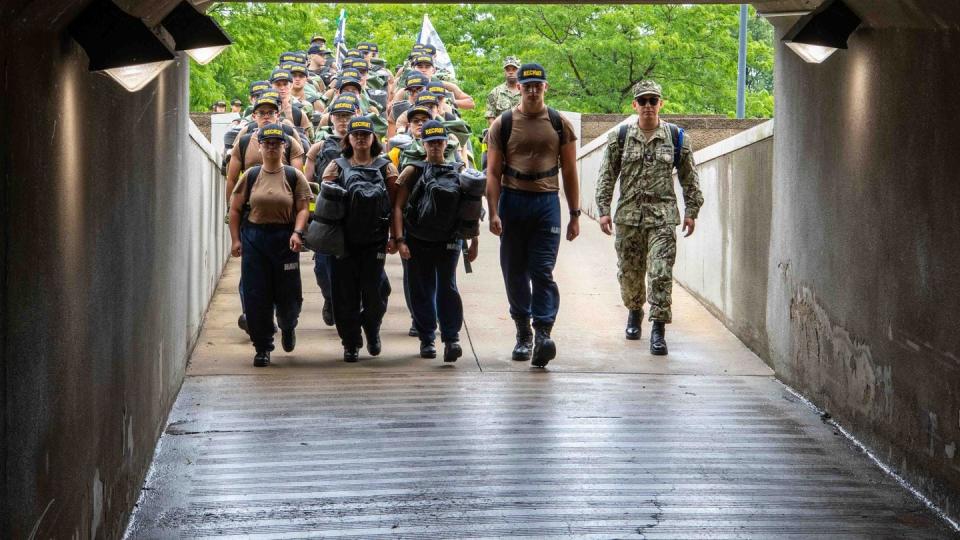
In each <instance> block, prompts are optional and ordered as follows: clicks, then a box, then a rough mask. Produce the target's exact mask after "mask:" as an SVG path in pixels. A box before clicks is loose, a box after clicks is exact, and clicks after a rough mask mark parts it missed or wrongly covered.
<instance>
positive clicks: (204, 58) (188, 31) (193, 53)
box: [161, 0, 233, 65]
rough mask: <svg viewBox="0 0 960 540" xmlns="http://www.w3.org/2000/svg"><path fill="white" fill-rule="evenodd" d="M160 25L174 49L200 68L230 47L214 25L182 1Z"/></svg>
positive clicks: (227, 40) (210, 20)
mask: <svg viewBox="0 0 960 540" xmlns="http://www.w3.org/2000/svg"><path fill="white" fill-rule="evenodd" d="M161 24H162V25H163V27H164V28H165V29H166V31H167V32H169V33H170V35H171V36H172V37H173V40H174V41H175V42H176V47H175V49H176V50H178V51H186V53H187V54H188V55H190V58H193V59H194V60H195V61H196V62H197V63H198V64H201V65H204V64H208V63H209V62H210V61H211V60H213V59H214V58H216V57H217V55H218V54H220V53H221V52H223V50H224V49H226V48H227V47H228V46H230V44H232V43H233V41H231V39H230V36H228V35H227V33H226V32H224V31H223V29H222V28H220V25H219V24H217V22H216V21H214V20H213V19H211V18H210V17H208V16H206V15H204V14H203V13H200V12H199V11H197V9H196V8H195V7H193V5H191V4H190V2H187V1H186V0H184V1H183V2H180V3H179V4H177V7H175V8H173V11H171V12H170V13H169V14H167V16H166V17H164V19H163V22H162V23H161Z"/></svg>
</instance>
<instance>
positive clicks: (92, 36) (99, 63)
mask: <svg viewBox="0 0 960 540" xmlns="http://www.w3.org/2000/svg"><path fill="white" fill-rule="evenodd" d="M67 31H68V32H69V33H70V35H71V36H73V39H75V40H76V41H77V43H79V44H80V46H81V47H83V50H84V51H86V53H87V57H88V58H89V59H90V64H89V66H88V69H89V70H90V71H95V72H100V73H105V74H106V75H109V76H110V77H111V78H112V79H113V80H114V81H116V82H117V83H118V84H120V85H121V86H123V87H124V88H125V89H127V91H129V92H136V91H137V90H140V89H141V88H143V87H144V86H146V85H147V84H148V83H149V82H150V81H152V80H153V79H154V78H156V76H157V75H159V74H160V72H162V71H163V70H164V69H165V68H166V67H167V66H169V65H170V64H172V63H173V61H174V60H175V59H176V55H175V54H174V53H173V52H172V51H171V50H170V48H169V47H167V45H166V44H165V43H164V42H163V41H162V40H161V39H160V38H159V37H158V36H157V35H156V34H154V32H153V31H151V30H150V28H148V27H147V25H146V24H144V23H143V21H141V20H140V19H138V18H136V17H134V16H132V15H129V14H128V13H126V12H125V11H123V10H122V9H120V8H119V7H117V6H116V4H114V3H113V2H111V1H110V0H94V1H93V2H91V3H90V5H89V6H87V7H86V9H84V10H83V11H82V12H80V14H79V15H78V16H77V18H76V19H74V20H73V22H71V23H70V26H69V27H68V29H67Z"/></svg>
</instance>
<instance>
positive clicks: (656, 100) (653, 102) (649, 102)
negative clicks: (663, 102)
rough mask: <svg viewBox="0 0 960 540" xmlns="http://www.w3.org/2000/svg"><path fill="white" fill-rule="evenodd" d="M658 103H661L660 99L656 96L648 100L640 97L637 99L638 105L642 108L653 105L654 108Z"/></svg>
mask: <svg viewBox="0 0 960 540" xmlns="http://www.w3.org/2000/svg"><path fill="white" fill-rule="evenodd" d="M657 103H660V98H658V97H656V96H654V97H648V98H647V97H638V98H637V104H639V105H640V106H641V107H643V106H644V105H653V106H656V105H657Z"/></svg>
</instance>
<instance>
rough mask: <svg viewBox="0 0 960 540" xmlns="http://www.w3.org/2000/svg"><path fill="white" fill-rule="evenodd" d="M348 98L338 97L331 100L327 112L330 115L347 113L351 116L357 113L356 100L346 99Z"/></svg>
mask: <svg viewBox="0 0 960 540" xmlns="http://www.w3.org/2000/svg"><path fill="white" fill-rule="evenodd" d="M348 97H350V96H338V97H337V99H335V100H333V103H331V104H330V108H329V109H327V112H328V113H330V114H343V113H347V114H349V115H350V116H353V115H354V114H355V113H356V112H357V100H356V99H347V98H348Z"/></svg>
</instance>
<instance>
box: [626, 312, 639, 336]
mask: <svg viewBox="0 0 960 540" xmlns="http://www.w3.org/2000/svg"><path fill="white" fill-rule="evenodd" d="M642 318H643V315H642V314H641V313H640V310H639V309H631V310H630V313H629V314H628V315H627V339H629V340H631V341H635V340H638V339H640V319H642Z"/></svg>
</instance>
